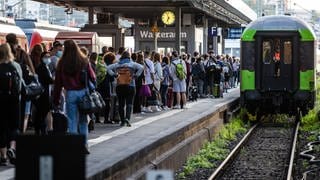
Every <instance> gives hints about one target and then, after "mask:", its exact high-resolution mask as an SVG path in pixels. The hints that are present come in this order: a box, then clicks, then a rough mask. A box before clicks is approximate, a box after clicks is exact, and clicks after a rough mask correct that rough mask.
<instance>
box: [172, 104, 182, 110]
mask: <svg viewBox="0 0 320 180" xmlns="http://www.w3.org/2000/svg"><path fill="white" fill-rule="evenodd" d="M180 108H181V107H180V105H175V106H173V109H180Z"/></svg>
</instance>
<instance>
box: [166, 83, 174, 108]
mask: <svg viewBox="0 0 320 180" xmlns="http://www.w3.org/2000/svg"><path fill="white" fill-rule="evenodd" d="M167 106H168V107H169V108H172V107H173V91H172V87H169V88H168V94H167Z"/></svg>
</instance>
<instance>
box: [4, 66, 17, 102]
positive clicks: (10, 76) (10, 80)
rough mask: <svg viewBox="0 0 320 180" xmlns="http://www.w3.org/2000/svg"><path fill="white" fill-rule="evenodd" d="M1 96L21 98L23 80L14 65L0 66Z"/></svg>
mask: <svg viewBox="0 0 320 180" xmlns="http://www.w3.org/2000/svg"><path fill="white" fill-rule="evenodd" d="M0 84H1V86H0V94H4V95H13V96H19V94H20V92H21V79H20V76H19V74H18V71H17V69H16V68H15V67H14V65H13V64H12V63H8V64H7V63H2V64H0Z"/></svg>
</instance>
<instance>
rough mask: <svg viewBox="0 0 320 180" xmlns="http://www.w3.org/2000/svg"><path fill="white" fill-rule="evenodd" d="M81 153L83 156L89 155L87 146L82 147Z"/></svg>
mask: <svg viewBox="0 0 320 180" xmlns="http://www.w3.org/2000/svg"><path fill="white" fill-rule="evenodd" d="M83 153H84V154H90V151H89V148H88V147H87V146H84V150H83Z"/></svg>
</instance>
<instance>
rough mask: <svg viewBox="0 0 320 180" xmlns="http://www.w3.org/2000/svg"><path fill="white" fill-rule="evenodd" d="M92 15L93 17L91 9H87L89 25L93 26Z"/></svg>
mask: <svg viewBox="0 0 320 180" xmlns="http://www.w3.org/2000/svg"><path fill="white" fill-rule="evenodd" d="M93 15H94V11H93V7H89V12H88V21H89V24H93Z"/></svg>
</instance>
